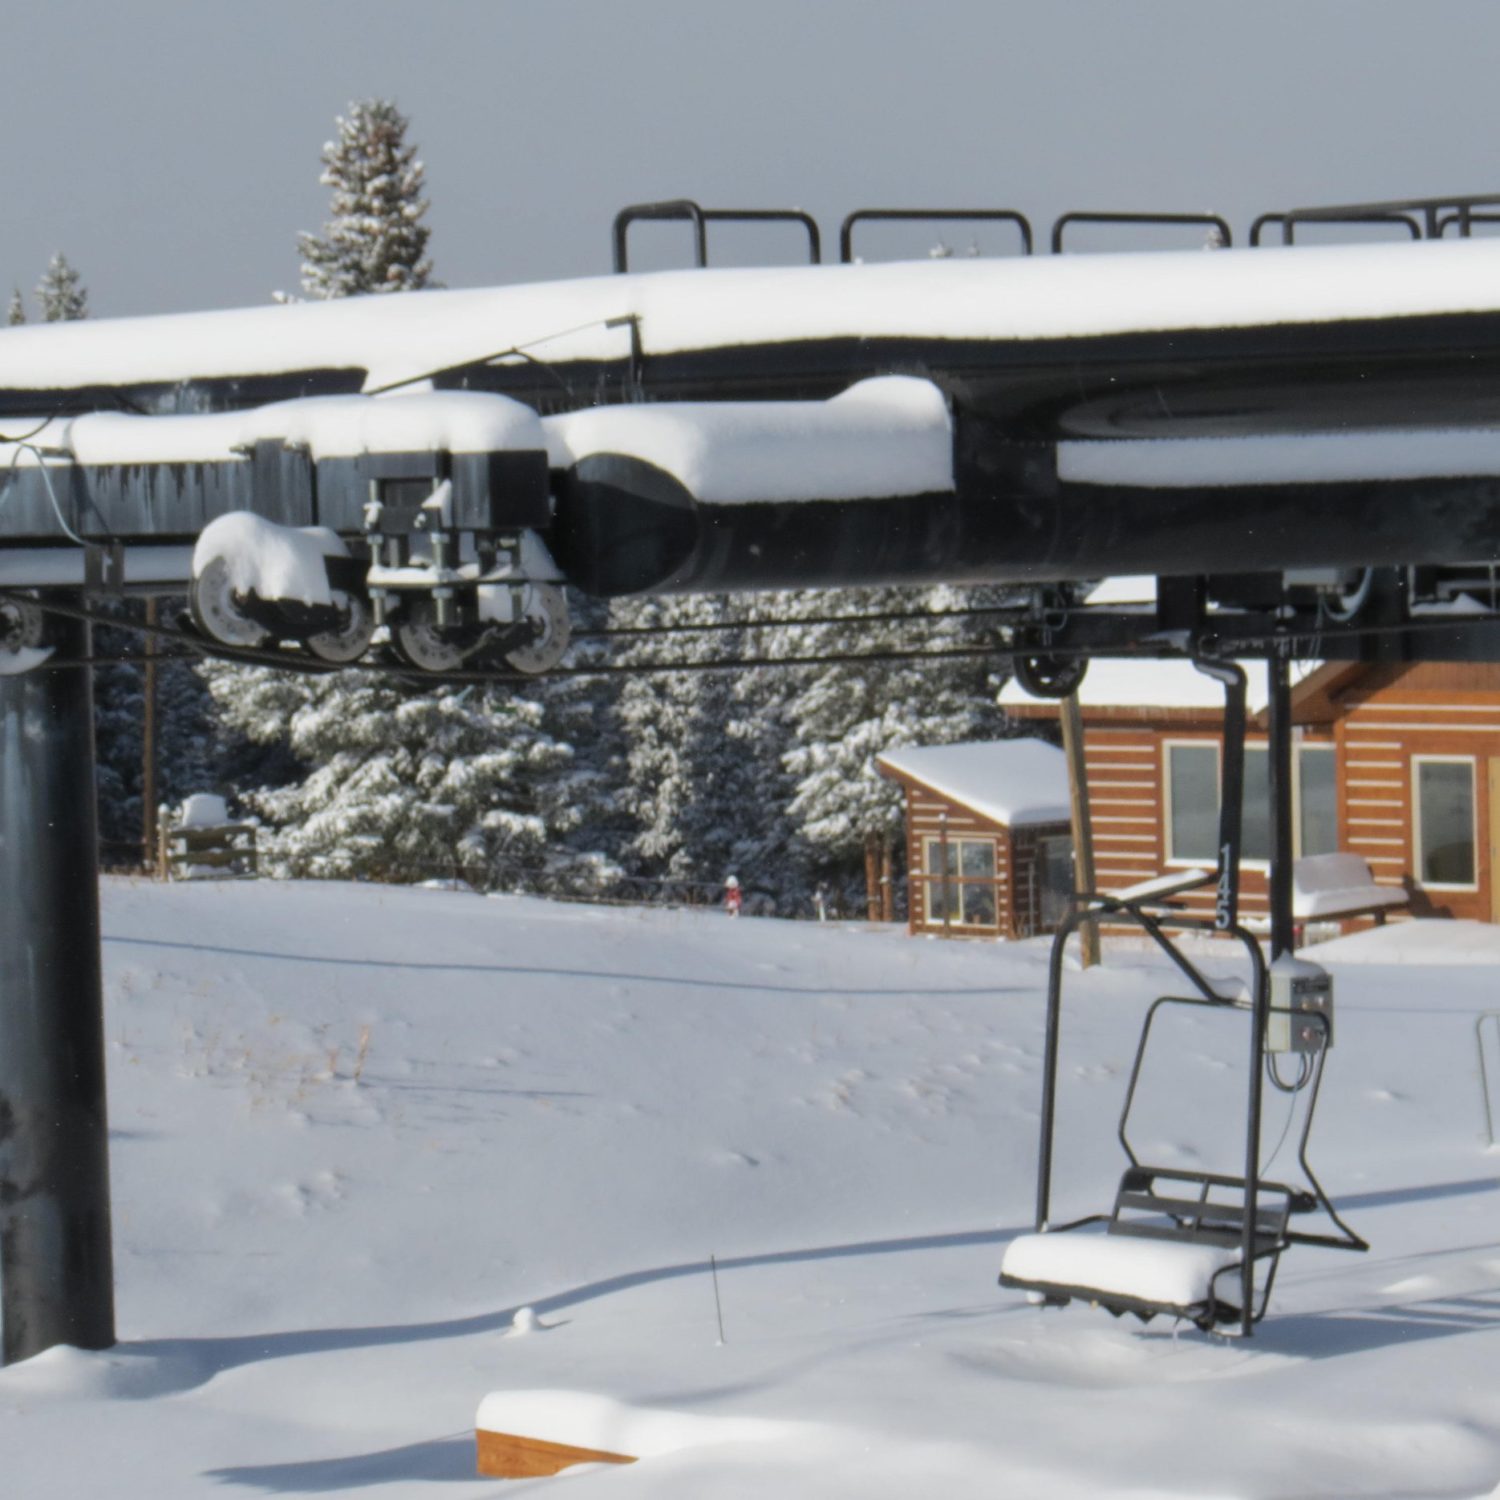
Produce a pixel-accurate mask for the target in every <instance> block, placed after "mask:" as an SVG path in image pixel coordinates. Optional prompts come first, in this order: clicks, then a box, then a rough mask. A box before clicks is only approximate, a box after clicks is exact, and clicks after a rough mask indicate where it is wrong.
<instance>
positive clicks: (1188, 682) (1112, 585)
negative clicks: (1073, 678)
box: [1000, 575, 1322, 714]
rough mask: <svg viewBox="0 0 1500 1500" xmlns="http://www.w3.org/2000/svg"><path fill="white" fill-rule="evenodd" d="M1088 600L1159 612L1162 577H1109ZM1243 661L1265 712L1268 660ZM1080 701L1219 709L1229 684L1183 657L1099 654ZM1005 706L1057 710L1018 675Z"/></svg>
mask: <svg viewBox="0 0 1500 1500" xmlns="http://www.w3.org/2000/svg"><path fill="white" fill-rule="evenodd" d="M1085 602H1086V603H1088V604H1092V605H1106V606H1108V607H1109V608H1111V609H1118V610H1124V611H1127V612H1128V611H1130V610H1131V609H1140V610H1142V611H1149V610H1154V609H1155V608H1156V580H1155V579H1154V578H1152V577H1150V576H1135V575H1130V576H1122V577H1119V578H1106V579H1105V580H1104V581H1103V582H1102V583H1100V584H1099V585H1098V586H1097V587H1095V588H1094V589H1093V590H1092V591H1091V592H1090V593H1089V595H1088V597H1087V599H1086V601H1085ZM1239 665H1240V666H1241V667H1243V668H1244V669H1245V676H1246V678H1247V679H1248V681H1247V683H1246V693H1245V707H1246V710H1247V711H1248V712H1249V713H1251V714H1260V713H1263V712H1264V711H1265V707H1266V702H1267V698H1268V696H1269V695H1268V689H1267V683H1266V668H1265V663H1264V662H1259V661H1242V662H1240V664H1239ZM1321 665H1322V663H1321V662H1316V661H1303V662H1293V663H1292V669H1291V678H1292V685H1293V686H1294V687H1295V686H1296V685H1297V684H1298V683H1299V682H1302V681H1303V680H1304V679H1305V678H1307V677H1309V676H1310V675H1311V674H1312V673H1313V672H1315V671H1316V670H1317V669H1318V667H1320V666H1321ZM1078 703H1079V707H1080V708H1084V709H1089V708H1098V709H1108V708H1129V709H1151V708H1159V709H1163V710H1187V711H1189V712H1202V713H1215V712H1218V711H1221V710H1222V709H1223V707H1224V688H1223V686H1222V684H1220V683H1218V682H1216V681H1215V680H1214V679H1213V678H1212V677H1207V676H1205V675H1204V674H1203V673H1202V672H1199V671H1197V670H1195V669H1194V667H1193V664H1192V663H1191V662H1188V661H1184V660H1182V658H1181V657H1171V658H1166V659H1163V660H1155V659H1131V660H1125V659H1123V658H1120V657H1096V658H1095V659H1094V660H1093V661H1091V662H1090V663H1089V669H1088V672H1087V674H1086V675H1085V676H1084V679H1083V682H1082V684H1081V685H1080V687H1079V689H1078ZM1000 706H1001V707H1002V708H1010V709H1020V710H1022V711H1023V712H1025V711H1028V710H1029V711H1031V712H1035V711H1036V710H1038V709H1040V708H1053V707H1055V703H1054V702H1053V700H1051V699H1038V698H1033V697H1032V696H1031V694H1030V693H1028V692H1027V691H1026V689H1025V688H1023V687H1022V686H1021V684H1020V683H1019V682H1017V681H1016V680H1015V679H1014V678H1012V679H1011V681H1009V682H1007V683H1006V684H1005V686H1004V687H1003V688H1002V689H1001V690H1000Z"/></svg>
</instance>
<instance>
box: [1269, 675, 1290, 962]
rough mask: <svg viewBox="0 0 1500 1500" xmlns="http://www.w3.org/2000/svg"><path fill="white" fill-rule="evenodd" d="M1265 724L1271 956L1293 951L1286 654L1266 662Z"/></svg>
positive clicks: (1288, 679) (1288, 695)
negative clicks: (1268, 778) (1269, 847)
mask: <svg viewBox="0 0 1500 1500" xmlns="http://www.w3.org/2000/svg"><path fill="white" fill-rule="evenodd" d="M1266 686H1267V688H1268V692H1267V696H1266V705H1267V708H1266V720H1267V723H1266V728H1267V731H1268V738H1269V740H1270V743H1269V745H1268V746H1267V750H1268V754H1267V756H1266V760H1267V762H1268V770H1269V773H1270V778H1271V807H1270V813H1271V881H1270V886H1271V890H1270V901H1271V957H1272V958H1273V959H1275V958H1279V957H1280V956H1281V954H1283V953H1290V952H1291V951H1292V944H1293V927H1292V797H1293V782H1292V776H1293V774H1294V767H1293V764H1292V688H1291V678H1290V675H1289V673H1288V671H1287V662H1286V658H1285V657H1284V656H1273V657H1271V658H1270V659H1269V660H1268V661H1267V662H1266Z"/></svg>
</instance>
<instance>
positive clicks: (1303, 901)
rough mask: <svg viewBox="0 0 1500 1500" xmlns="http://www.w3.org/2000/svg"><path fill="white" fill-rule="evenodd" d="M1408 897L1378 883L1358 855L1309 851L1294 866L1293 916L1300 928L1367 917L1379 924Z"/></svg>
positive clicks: (1406, 901) (1403, 904) (1404, 904)
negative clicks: (1313, 852)
mask: <svg viewBox="0 0 1500 1500" xmlns="http://www.w3.org/2000/svg"><path fill="white" fill-rule="evenodd" d="M1409 900H1410V898H1409V897H1408V896H1407V894H1406V892H1405V891H1402V890H1397V889H1396V888H1394V887H1392V886H1388V885H1377V884H1376V883H1375V877H1374V876H1373V875H1372V874H1371V873H1370V867H1369V865H1367V864H1366V863H1365V861H1364V860H1363V859H1362V858H1361V857H1360V856H1359V855H1358V854H1309V855H1305V856H1304V857H1303V858H1302V859H1299V860H1297V861H1295V862H1294V864H1293V865H1292V919H1293V920H1294V921H1295V922H1296V923H1297V925H1298V927H1299V928H1300V927H1304V926H1305V925H1306V924H1307V923H1308V922H1320V921H1329V922H1332V921H1337V920H1340V919H1342V918H1344V917H1368V916H1373V917H1374V918H1375V921H1376V924H1377V925H1379V924H1382V923H1384V921H1385V919H1386V915H1387V913H1389V912H1391V911H1394V910H1397V909H1399V908H1401V907H1404V906H1406V905H1408V904H1409Z"/></svg>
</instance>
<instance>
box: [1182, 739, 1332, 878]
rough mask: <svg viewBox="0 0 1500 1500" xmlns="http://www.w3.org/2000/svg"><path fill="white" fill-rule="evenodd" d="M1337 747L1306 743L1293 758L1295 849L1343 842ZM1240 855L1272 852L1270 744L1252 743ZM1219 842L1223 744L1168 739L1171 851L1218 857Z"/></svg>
mask: <svg viewBox="0 0 1500 1500" xmlns="http://www.w3.org/2000/svg"><path fill="white" fill-rule="evenodd" d="M1335 762H1336V757H1335V755H1334V752H1333V747H1332V746H1325V745H1314V746H1308V745H1299V746H1298V747H1297V750H1296V754H1295V757H1294V760H1293V765H1294V769H1295V777H1296V786H1295V788H1294V791H1293V797H1294V801H1293V810H1294V816H1293V818H1292V848H1293V852H1294V854H1295V855H1297V856H1301V855H1304V854H1332V853H1333V852H1334V851H1335V850H1336V849H1337V848H1338V784H1337V779H1336V774H1335V773H1336V765H1335ZM1240 844H1241V848H1240V859H1241V861H1242V862H1244V863H1246V864H1262V865H1264V864H1269V863H1270V859H1271V757H1270V751H1269V749H1268V748H1267V747H1266V746H1265V745H1247V746H1246V747H1245V802H1244V820H1243V823H1242V825H1241V831H1240ZM1218 847H1219V747H1218V745H1217V744H1216V743H1213V742H1210V741H1206V740H1196V741H1191V742H1180V743H1176V744H1171V743H1169V744H1168V745H1167V858H1168V859H1169V860H1175V861H1177V862H1178V863H1182V864H1213V863H1214V862H1215V861H1216V860H1217V859H1218Z"/></svg>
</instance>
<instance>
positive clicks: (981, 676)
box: [783, 587, 1007, 895]
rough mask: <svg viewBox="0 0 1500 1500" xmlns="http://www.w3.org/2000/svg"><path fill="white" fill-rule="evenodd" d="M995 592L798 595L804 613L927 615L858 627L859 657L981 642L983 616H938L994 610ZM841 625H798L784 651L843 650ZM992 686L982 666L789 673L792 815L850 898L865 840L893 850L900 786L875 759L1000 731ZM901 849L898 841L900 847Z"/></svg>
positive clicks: (925, 664) (899, 665)
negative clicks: (793, 677) (795, 676)
mask: <svg viewBox="0 0 1500 1500" xmlns="http://www.w3.org/2000/svg"><path fill="white" fill-rule="evenodd" d="M1003 598H1004V594H1003V591H1002V590H998V589H972V588H971V589H959V588H947V587H940V588H929V589H908V588H882V589H850V590H840V591H838V592H833V593H823V594H817V595H807V596H802V599H801V601H800V608H801V609H802V611H803V612H805V613H807V614H814V613H816V614H821V615H835V614H905V613H910V612H913V611H916V612H927V613H929V614H930V615H931V621H930V623H929V622H927V621H921V620H918V621H910V620H905V621H903V620H892V621H889V622H886V623H883V624H862V625H860V626H859V627H857V628H858V631H859V644H858V647H857V648H856V649H857V650H859V651H861V652H879V651H881V650H890V651H913V652H933V653H937V652H941V651H944V650H953V649H955V648H963V647H977V648H983V647H984V646H986V645H987V644H988V638H987V632H986V631H985V627H984V624H983V620H982V617H978V618H976V617H972V616H958V617H955V618H948V617H946V614H945V612H946V611H950V610H961V609H964V608H966V607H976V606H982V605H986V604H996V603H1000V602H1002V601H1003ZM848 640H849V627H847V626H842V625H823V626H810V627H807V628H806V629H805V630H804V631H803V632H802V633H801V635H800V638H799V639H798V640H797V641H795V642H787V643H785V645H784V647H783V649H784V651H785V654H788V655H790V654H794V652H795V654H798V655H815V654H820V653H821V654H827V655H834V654H837V653H840V652H843V651H847V650H848V649H849V646H848ZM999 687H1000V678H999V676H998V674H997V673H996V671H995V669H994V667H993V665H992V664H991V663H990V662H988V661H986V660H985V659H984V658H983V657H977V658H973V659H969V658H965V657H957V658H944V657H941V656H936V655H934V656H932V657H929V658H928V659H926V660H922V659H920V658H919V659H916V660H912V661H903V662H869V663H863V662H829V663H828V664H827V665H824V666H820V667H816V668H811V669H808V670H807V671H806V672H805V673H802V674H799V682H798V686H797V688H796V691H795V695H794V697H793V699H792V701H791V703H790V704H789V705H788V708H787V715H788V717H789V719H790V721H791V724H792V726H793V744H792V745H791V747H790V748H789V749H788V751H787V752H786V754H785V756H784V764H785V767H786V770H787V772H788V773H789V774H790V775H791V777H792V778H793V779H794V781H795V794H794V796H793V798H792V801H791V806H790V813H791V816H792V819H793V821H794V823H795V825H796V827H797V830H798V832H799V834H800V835H801V837H802V838H803V839H805V840H806V842H807V844H808V845H809V847H810V848H811V849H812V850H813V851H814V852H815V856H816V857H817V858H818V860H819V861H820V863H821V865H822V868H823V870H824V871H825V872H826V874H827V875H828V876H829V877H830V878H831V879H832V880H833V881H834V882H835V883H836V884H837V885H840V886H842V887H843V888H844V889H845V890H846V892H848V893H849V894H850V895H852V893H853V888H854V887H856V886H857V884H858V881H859V879H860V870H861V866H862V864H863V860H864V850H865V848H866V844H867V842H868V841H871V840H874V841H876V842H879V843H885V842H886V841H893V842H894V841H897V840H898V839H899V835H900V832H901V825H902V807H901V793H900V790H899V788H898V787H897V786H896V785H895V784H894V783H893V782H891V781H890V780H888V779H887V778H886V777H883V776H881V775H880V774H879V773H878V772H877V771H876V769H875V757H876V756H877V755H878V754H880V753H881V752H882V751H884V750H891V749H896V748H897V747H899V746H902V745H941V744H952V743H955V742H958V741H962V740H971V739H989V738H995V737H998V736H1000V735H1003V734H1004V733H1006V732H1007V728H1006V720H1005V716H1004V714H1003V713H1002V712H1001V710H1000V709H999V708H998V707H997V706H996V703H995V696H996V693H997V691H998V689H999ZM898 847H899V844H898Z"/></svg>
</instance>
